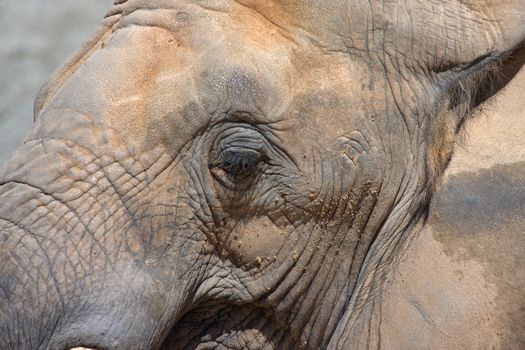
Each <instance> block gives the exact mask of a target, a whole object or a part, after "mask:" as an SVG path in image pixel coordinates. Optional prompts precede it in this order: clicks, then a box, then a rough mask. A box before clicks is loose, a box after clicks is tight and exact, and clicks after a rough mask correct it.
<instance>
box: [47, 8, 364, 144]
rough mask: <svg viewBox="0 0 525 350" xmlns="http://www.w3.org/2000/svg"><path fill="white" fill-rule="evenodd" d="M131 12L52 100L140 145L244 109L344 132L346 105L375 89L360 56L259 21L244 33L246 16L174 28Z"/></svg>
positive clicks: (267, 118) (311, 128)
mask: <svg viewBox="0 0 525 350" xmlns="http://www.w3.org/2000/svg"><path fill="white" fill-rule="evenodd" d="M145 13H149V14H148V15H147V16H149V15H151V14H152V13H151V12H147V11H146V12H145ZM145 13H144V14H145ZM171 15H173V14H170V16H171ZM201 15H202V14H201ZM129 16H130V17H129V18H128V22H127V24H126V23H121V24H120V28H119V29H117V30H116V32H115V33H114V34H113V35H111V36H110V37H109V38H108V39H107V40H106V41H105V43H104V46H103V47H102V48H101V49H99V50H97V51H96V52H95V53H94V54H93V55H92V56H91V57H90V58H89V59H88V60H87V61H86V62H85V64H84V65H82V66H81V67H80V68H79V69H78V71H77V72H75V73H74V74H73V75H72V76H71V78H70V79H69V80H68V81H67V82H66V83H65V84H64V87H63V89H61V92H60V93H59V95H58V96H57V98H56V99H55V100H54V101H53V102H52V104H51V107H58V108H70V109H75V110H79V111H81V112H82V113H84V114H87V115H91V116H94V117H95V118H97V120H98V121H100V122H101V123H102V124H107V125H109V126H111V128H112V129H113V130H116V131H118V132H119V133H121V134H123V137H124V138H125V139H126V140H128V142H130V143H134V144H135V145H137V146H138V147H144V146H145V145H146V142H145V141H149V142H154V143H159V142H160V143H165V142H169V143H172V142H174V141H173V140H178V141H177V142H187V140H188V138H189V137H191V135H194V134H195V133H196V132H197V131H198V130H199V129H201V128H202V127H203V126H204V125H206V124H207V123H208V122H209V119H210V118H211V117H213V116H216V115H220V113H219V112H221V111H241V112H248V113H251V114H253V115H255V116H257V117H258V118H259V119H258V120H257V122H260V123H264V124H275V123H277V124H279V123H281V124H284V125H277V126H278V128H279V129H280V130H293V132H294V133H299V134H302V135H304V134H305V132H307V133H308V135H310V134H312V135H315V134H319V133H320V134H322V135H326V138H327V140H328V139H333V138H336V137H337V136H340V135H339V134H334V132H335V131H337V130H339V131H338V132H339V133H341V132H343V130H349V129H351V124H352V118H349V117H351V116H352V115H350V114H348V113H347V111H348V107H349V106H351V107H355V110H363V108H361V107H362V106H361V105H362V103H361V100H363V96H366V94H370V93H371V91H369V90H368V89H365V88H363V86H365V85H367V83H368V81H366V80H367V76H368V75H367V73H366V72H365V71H363V70H362V69H361V68H360V67H359V65H358V63H357V62H356V63H355V64H349V62H348V60H347V57H346V56H345V55H341V54H333V55H328V54H321V53H320V52H319V51H314V50H315V47H313V46H308V45H299V44H297V43H294V42H293V40H291V39H290V38H287V37H285V36H283V35H282V34H281V33H279V32H278V31H276V30H275V29H274V28H273V27H271V26H268V25H267V24H264V23H261V24H260V26H259V29H258V30H251V31H246V30H245V31H243V30H241V29H240V28H241V27H245V25H244V24H243V23H241V22H242V21H244V20H245V19H244V18H233V19H231V21H230V20H228V18H229V17H228V18H223V17H222V16H223V15H222V13H218V14H217V13H211V14H208V16H211V17H213V18H215V20H216V21H217V22H216V23H215V24H214V25H210V24H209V22H205V21H202V20H198V19H196V20H195V22H193V23H191V19H188V21H190V24H189V25H188V26H186V27H180V28H179V30H178V31H172V30H166V28H162V27H159V26H154V25H151V26H150V25H137V24H136V23H139V24H140V23H141V22H140V21H141V18H142V19H143V18H145V17H144V16H143V15H142V14H140V13H138V15H137V17H136V18H135V19H133V17H132V16H133V14H130V15H129ZM147 16H146V17H147ZM211 17H210V18H211ZM190 18H191V17H190ZM212 22H213V21H212ZM133 23H135V25H132V24H133ZM252 27H257V25H256V24H255V22H254V23H253V24H252ZM86 92H89V94H86ZM360 104H361V105H360ZM327 120H328V122H327V123H326V121H327ZM334 125H337V126H338V128H336V129H337V130H332V129H334V127H333V126H334ZM290 132H291V131H290ZM317 139H318V140H319V138H318V137H317ZM150 146H153V145H151V144H149V145H148V146H147V147H150ZM178 146H181V145H178ZM305 147H306V146H305ZM178 148H179V147H176V149H178Z"/></svg>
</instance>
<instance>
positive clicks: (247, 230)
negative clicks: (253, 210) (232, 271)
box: [229, 217, 287, 267]
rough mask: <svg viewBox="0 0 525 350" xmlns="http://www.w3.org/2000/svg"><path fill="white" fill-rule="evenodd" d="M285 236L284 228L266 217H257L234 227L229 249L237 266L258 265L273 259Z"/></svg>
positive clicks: (283, 242)
mask: <svg viewBox="0 0 525 350" xmlns="http://www.w3.org/2000/svg"><path fill="white" fill-rule="evenodd" d="M286 236H287V235H286V230H283V229H282V228H280V227H278V226H277V225H275V224H274V223H273V222H272V221H271V220H270V219H269V218H268V217H258V218H254V219H252V220H250V221H248V222H246V223H244V224H243V225H237V226H236V227H235V229H234V230H233V231H232V232H231V236H230V237H231V238H230V242H229V247H230V249H229V250H230V253H231V254H232V256H233V259H234V262H235V263H236V264H238V265H239V266H245V267H260V266H263V265H266V264H267V263H269V262H272V261H274V260H275V257H276V255H277V254H278V253H279V250H280V249H281V248H282V247H283V245H284V244H285V240H286Z"/></svg>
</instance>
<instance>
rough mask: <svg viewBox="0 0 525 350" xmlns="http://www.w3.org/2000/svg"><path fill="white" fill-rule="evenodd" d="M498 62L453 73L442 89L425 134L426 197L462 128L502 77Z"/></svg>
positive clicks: (445, 165) (441, 172) (500, 82)
mask: <svg viewBox="0 0 525 350" xmlns="http://www.w3.org/2000/svg"><path fill="white" fill-rule="evenodd" d="M502 62H503V60H502V59H492V60H490V61H489V62H486V63H485V62H484V63H483V65H482V66H481V67H477V66H474V67H472V68H470V69H467V70H465V71H462V72H460V73H456V74H454V75H455V77H454V78H453V80H450V79H448V81H446V83H445V87H444V91H445V92H444V95H443V98H442V100H441V102H440V103H439V105H438V107H437V111H436V113H435V114H434V116H433V117H432V118H431V119H430V125H429V127H428V131H427V154H426V169H427V190H428V194H429V196H431V194H432V193H433V192H434V190H435V188H436V186H437V185H438V184H439V182H440V180H441V178H442V175H443V173H444V171H445V169H446V167H447V165H448V164H449V162H450V160H451V158H452V153H453V150H454V147H455V145H456V144H458V143H462V140H463V139H464V137H465V135H466V133H465V132H464V129H465V128H463V125H464V124H465V122H466V121H467V120H469V119H470V118H471V117H472V116H473V115H475V113H474V111H475V110H476V109H477V108H478V107H479V106H480V105H481V104H482V103H484V102H485V101H486V100H487V99H488V98H490V97H491V96H492V95H493V94H494V92H495V90H496V89H495V87H496V86H498V85H500V84H502V81H503V80H504V79H507V78H506V77H503V76H502V74H501V66H502Z"/></svg>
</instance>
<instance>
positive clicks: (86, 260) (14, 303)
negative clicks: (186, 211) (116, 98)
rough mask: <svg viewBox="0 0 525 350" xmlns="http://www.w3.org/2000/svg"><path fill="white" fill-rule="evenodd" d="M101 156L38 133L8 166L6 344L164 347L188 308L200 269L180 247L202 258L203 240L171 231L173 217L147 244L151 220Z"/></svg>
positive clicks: (2, 200)
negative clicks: (134, 208) (133, 205)
mask: <svg viewBox="0 0 525 350" xmlns="http://www.w3.org/2000/svg"><path fill="white" fill-rule="evenodd" d="M100 158H101V157H97V156H96V155H95V154H93V152H91V151H90V150H89V149H88V148H87V147H85V146H81V145H79V144H78V143H75V142H73V141H68V140H65V139H61V138H58V137H53V138H43V137H37V138H35V139H33V140H28V141H26V143H25V144H24V145H23V146H21V147H20V148H19V150H18V151H17V154H16V156H15V157H14V158H12V160H11V161H10V162H8V163H7V164H6V167H5V169H4V171H3V173H2V174H1V176H0V242H1V245H0V247H1V248H0V313H1V317H0V349H70V348H75V347H85V348H95V349H101V348H111V349H114V348H122V349H139V348H140V349H146V348H158V347H159V346H160V345H161V343H162V341H163V339H164V338H165V337H166V335H167V333H168V332H169V331H170V329H171V328H172V327H173V324H174V323H175V322H176V321H177V319H178V318H179V317H180V316H181V315H182V313H183V310H184V309H185V308H187V307H188V305H187V304H188V302H187V299H188V298H189V295H192V291H190V289H191V288H195V284H194V283H193V282H194V281H193V280H190V278H192V277H189V276H192V274H191V273H188V270H189V269H191V268H195V269H197V268H199V267H198V266H195V263H194V262H193V261H185V260H184V259H183V258H179V259H175V257H176V256H177V255H178V254H179V252H178V251H175V250H177V249H178V248H177V247H184V252H185V254H183V255H186V256H189V257H191V256H193V257H195V256H194V255H192V253H191V252H192V251H193V250H195V251H196V252H197V251H198V250H197V249H198V248H197V247H194V246H192V245H191V243H187V244H179V243H178V241H177V240H176V239H172V237H168V236H169V233H170V232H173V231H176V229H177V227H176V223H173V226H171V227H169V226H165V227H164V228H165V229H166V230H164V231H165V232H164V231H163V230H158V231H157V232H155V234H158V235H160V236H162V235H164V236H165V237H166V240H163V239H160V241H161V242H163V243H162V244H159V245H158V247H156V249H152V251H146V250H145V248H144V246H145V244H143V243H144V242H143V239H144V235H143V234H142V233H143V232H144V230H145V226H144V224H143V222H142V221H140V220H139V219H137V215H138V214H137V213H132V212H131V211H130V209H129V207H127V206H126V203H125V201H123V200H122V198H121V192H120V191H119V184H118V181H116V179H115V177H112V176H114V175H115V174H110V173H107V172H106V171H105V170H104V169H106V170H107V167H105V166H103V165H102V164H100V163H99V162H100ZM102 158H103V157H102ZM115 176H116V175H115ZM120 176H121V175H120ZM150 229H151V230H153V228H150ZM157 238H159V237H157ZM168 238H169V245H170V246H169V247H168V246H167V245H166V244H164V242H167V241H168ZM150 246H151V245H150ZM168 248H170V249H172V250H173V251H169V249H168ZM180 249H182V248H180ZM195 254H197V253H195ZM164 264H170V268H169V269H166V268H163V269H161V268H160V266H161V265H162V266H166V265H164ZM183 276H186V277H183Z"/></svg>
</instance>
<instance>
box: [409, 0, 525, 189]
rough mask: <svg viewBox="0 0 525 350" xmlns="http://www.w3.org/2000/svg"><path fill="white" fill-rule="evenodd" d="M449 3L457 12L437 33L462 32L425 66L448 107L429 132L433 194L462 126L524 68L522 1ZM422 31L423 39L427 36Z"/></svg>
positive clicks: (524, 4) (449, 38)
mask: <svg viewBox="0 0 525 350" xmlns="http://www.w3.org/2000/svg"><path fill="white" fill-rule="evenodd" d="M449 2H451V3H450V4H448V5H447V6H455V7H456V11H452V12H453V13H455V14H456V15H455V16H449V17H447V16H444V18H445V19H444V20H443V25H444V26H445V28H435V32H439V30H442V31H443V32H447V31H449V30H450V28H458V23H460V24H461V25H460V26H459V28H462V30H463V32H458V33H456V34H455V35H453V34H452V35H451V34H448V36H446V37H445V38H444V39H443V40H444V41H442V42H441V43H440V45H441V47H447V48H455V49H453V50H448V51H441V52H440V51H437V52H438V54H437V57H434V58H433V59H432V60H429V61H428V62H427V64H428V65H429V69H430V71H431V72H433V73H434V74H436V76H438V77H440V78H441V79H440V82H441V83H440V84H441V86H442V87H443V88H444V90H443V92H444V103H443V104H441V105H440V106H439V108H440V110H438V111H436V113H435V115H434V116H433V118H431V120H430V123H429V128H428V133H427V145H428V152H427V171H428V185H429V187H430V193H432V192H433V188H434V186H435V184H436V182H438V180H439V179H440V177H441V174H442V173H443V171H444V169H445V168H446V166H447V164H448V162H449V161H450V159H451V156H452V151H453V146H454V144H455V143H456V140H457V139H458V133H459V132H460V130H462V125H463V124H464V122H465V121H466V120H467V119H468V118H469V117H470V116H471V115H472V114H473V111H474V110H475V109H476V108H478V107H479V106H480V105H482V104H483V103H485V102H486V101H487V100H489V99H490V98H491V97H492V96H493V95H495V94H497V93H498V92H499V91H501V90H502V89H503V88H504V87H505V86H506V85H507V84H508V83H509V82H510V81H511V80H512V79H513V78H514V76H515V75H516V74H517V73H518V72H519V71H520V69H521V68H522V67H523V66H524V64H525V1H524V0H491V1H489V0H484V1H480V0H452V1H447V3H449ZM462 20H463V21H464V22H463V23H462V22H461V21H462ZM447 21H448V22H447ZM465 21H466V22H465ZM447 28H448V29H447ZM420 29H421V35H422V36H423V35H424V33H428V31H425V30H424V29H422V28H420ZM416 33H418V31H417V30H416Z"/></svg>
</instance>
